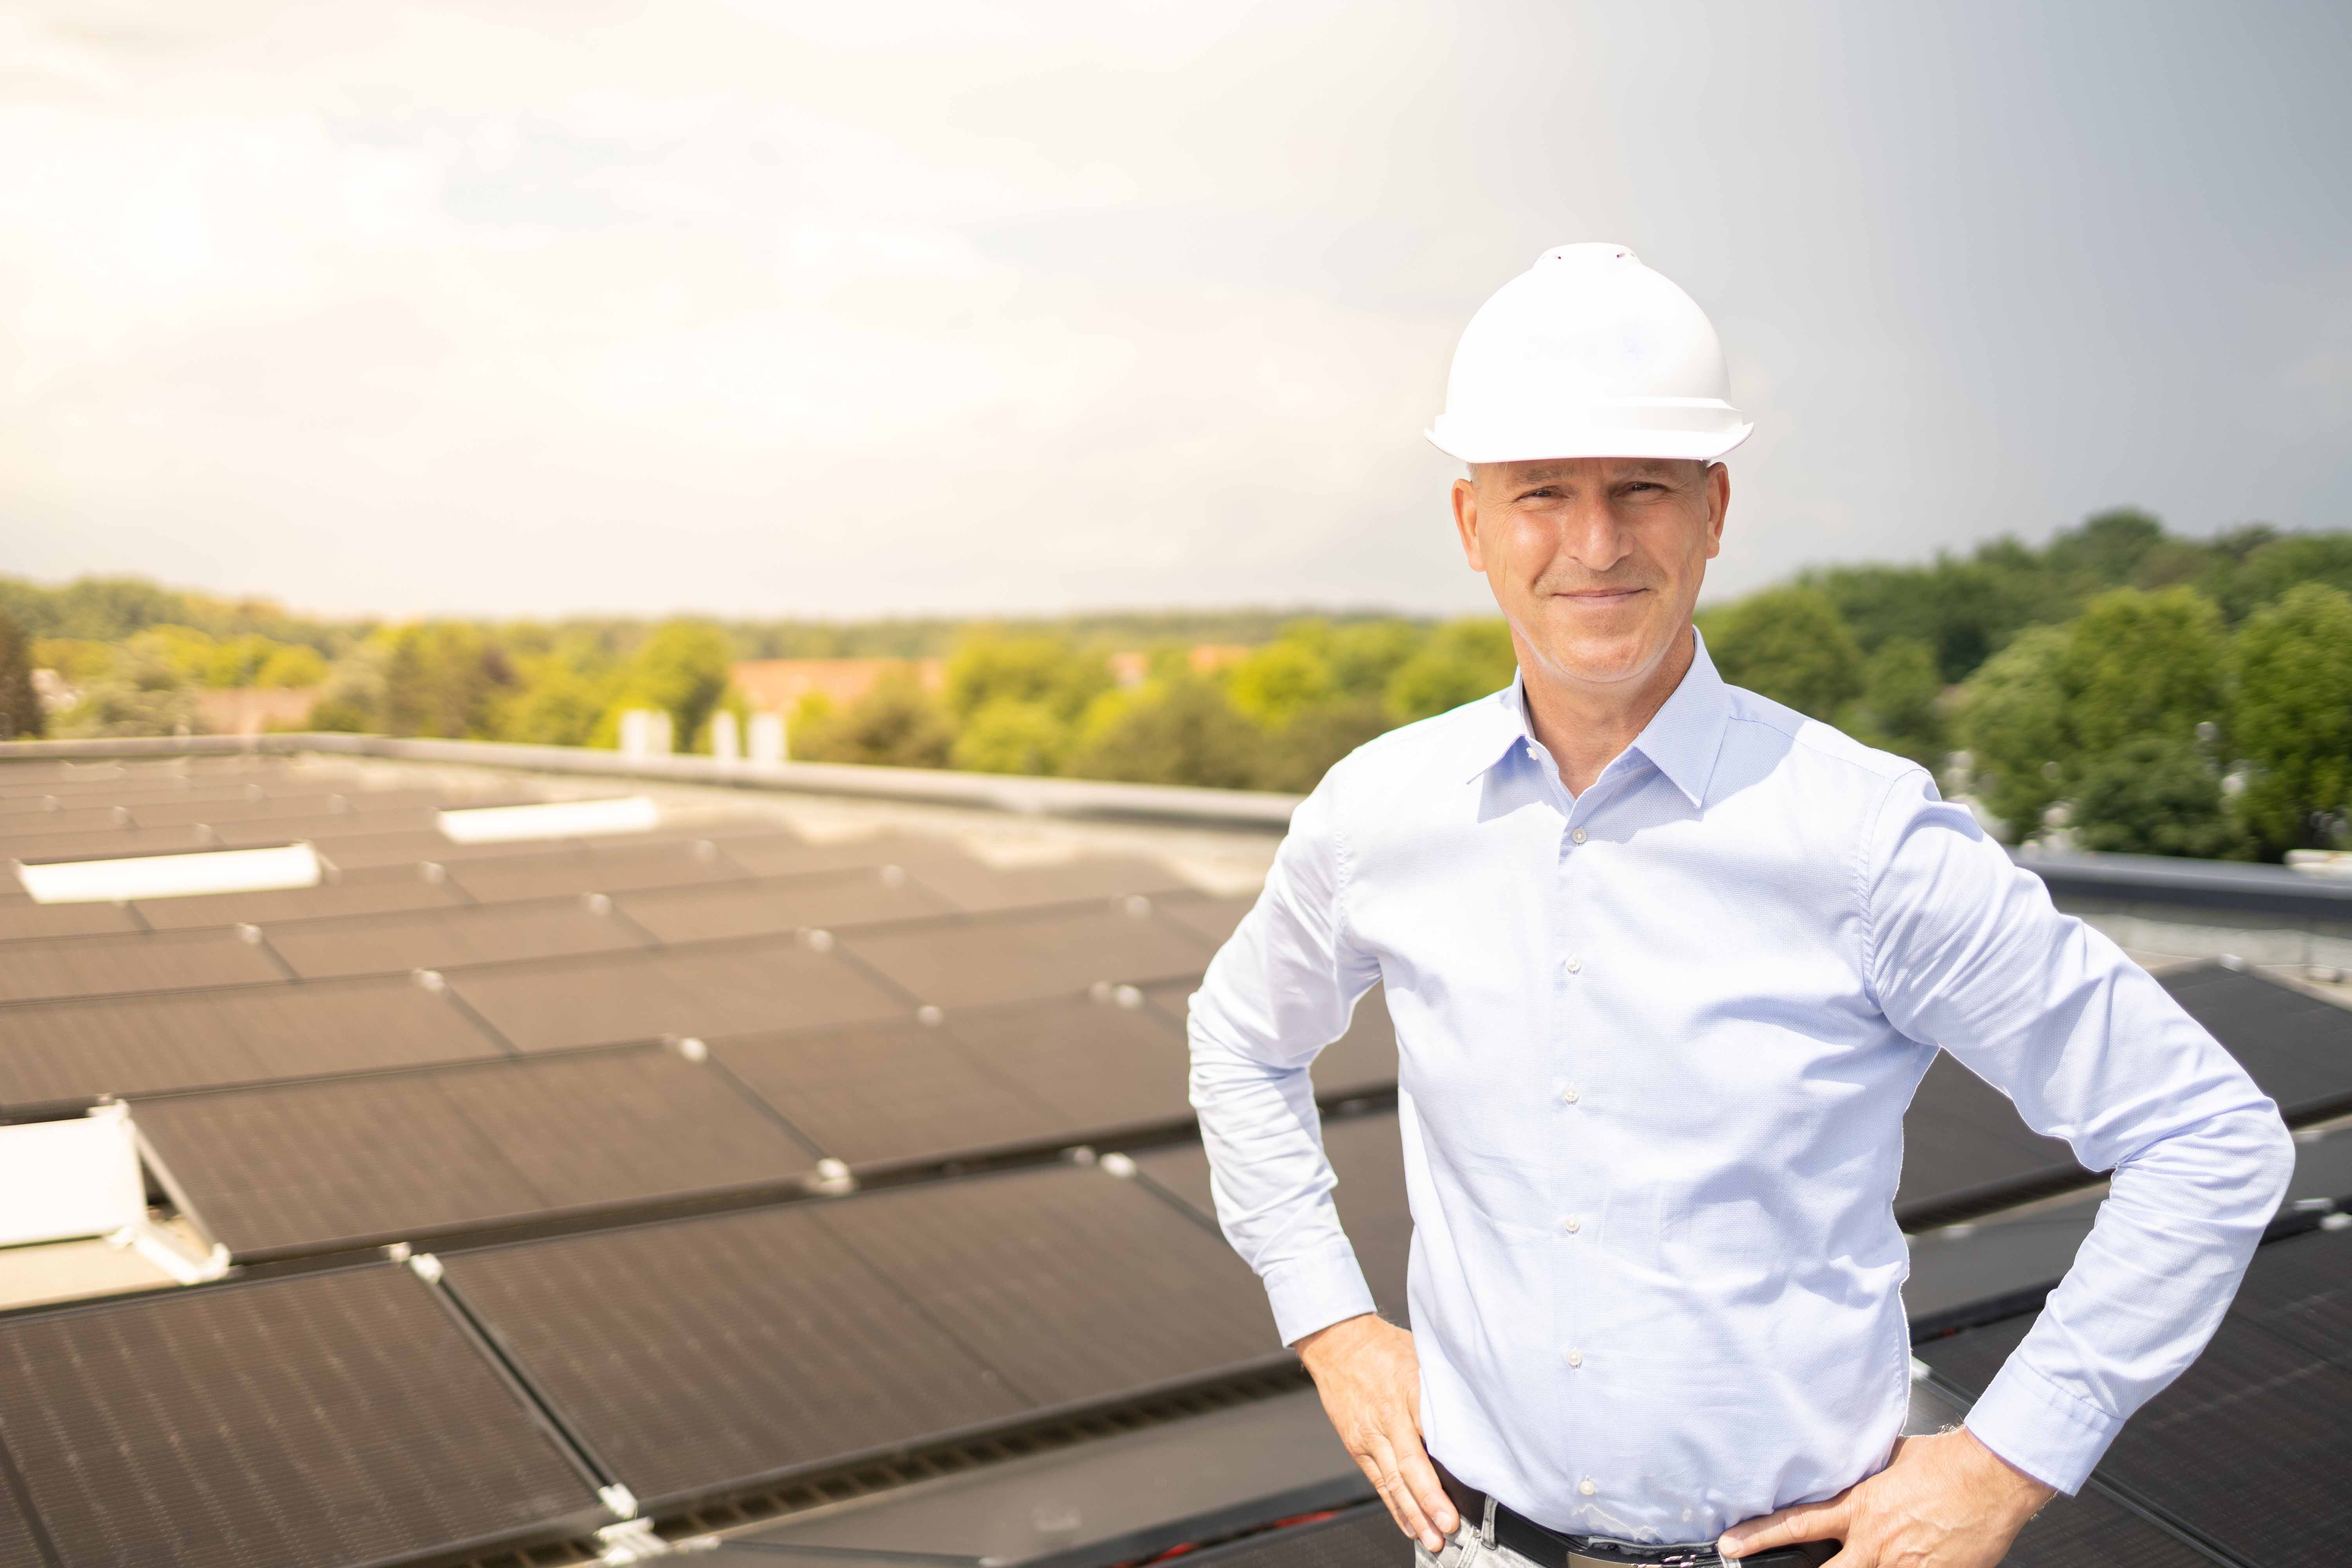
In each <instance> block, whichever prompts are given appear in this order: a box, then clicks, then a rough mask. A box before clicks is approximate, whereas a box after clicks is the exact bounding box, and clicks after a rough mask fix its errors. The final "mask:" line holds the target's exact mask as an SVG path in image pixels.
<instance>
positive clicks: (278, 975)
mask: <svg viewBox="0 0 2352 1568" xmlns="http://www.w3.org/2000/svg"><path fill="white" fill-rule="evenodd" d="M284 977H285V976H284V973H283V972H282V971H281V970H279V969H278V966H277V965H276V964H274V963H270V962H269V955H268V953H266V952H263V951H262V950H261V949H260V947H258V946H257V945H256V944H254V943H252V942H242V941H240V940H238V938H237V937H236V934H235V933H234V932H232V931H170V932H164V931H154V932H149V931H141V932H136V933H133V934H131V935H126V936H85V937H59V938H58V939H57V940H55V941H53V942H12V943H10V944H9V947H8V950H7V953H6V957H5V962H4V963H0V1002H27V1001H47V1000H51V999H55V998H61V997H67V996H103V995H115V994H130V993H133V992H140V991H171V990H178V989H181V988H183V987H185V986H192V985H236V984H254V983H257V982H264V981H277V980H282V979H283V978H284Z"/></svg>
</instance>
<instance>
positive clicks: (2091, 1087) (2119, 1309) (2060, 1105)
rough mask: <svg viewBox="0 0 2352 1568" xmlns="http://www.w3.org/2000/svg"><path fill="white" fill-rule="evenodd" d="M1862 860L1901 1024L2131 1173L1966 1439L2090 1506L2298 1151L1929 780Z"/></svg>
mask: <svg viewBox="0 0 2352 1568" xmlns="http://www.w3.org/2000/svg"><path fill="white" fill-rule="evenodd" d="M1864 846H1865V847H1864V856H1865V864H1864V865H1863V866H1862V867H1860V868H1857V874H1858V875H1859V877H1860V878H1861V879H1862V881H1863V885H1864V907H1865V909H1866V911H1867V922H1866V931H1865V938H1864V940H1865V944H1866V946H1865V973H1866V975H1867V979H1868V983H1869V984H1870V985H1871V987H1872V989H1873V992H1874V997H1875V1000H1876V1001H1877V1003H1878V1005H1879V1006H1880V1007H1881V1008H1882V1009H1883V1010H1884V1011H1885V1015H1886V1017H1887V1019H1888V1020H1889V1021H1890V1022H1891V1023H1893V1024H1894V1025H1895V1027H1896V1028H1898V1029H1900V1030H1902V1031H1903V1032H1904V1033H1905V1034H1906V1035H1908V1036H1910V1037H1912V1038H1914V1039H1916V1040H1919V1041H1922V1042H1924V1043H1927V1044H1931V1045H1935V1046H1937V1047H1942V1048H1943V1049H1945V1050H1947V1051H1949V1052H1950V1053H1951V1054H1952V1055H1953V1056H1954V1057H1956V1058H1958V1059H1959V1060H1960V1061H1961V1062H1962V1063H1963V1064H1965V1065H1966V1066H1967V1067H1968V1068H1970V1069H1971V1070H1972V1071H1974V1072H1975V1073H1976V1074H1977V1075H1978V1076H1979V1077H1980V1078H1982V1079H1985V1081H1987V1082H1988V1083H1990V1084H1991V1085H1993V1086H1994V1087H1995V1088H1997V1089H2000V1090H2001V1091H2002V1092H2003V1093H2005V1094H2006V1095H2008V1096H2009V1098H2010V1099H2011V1100H2012V1101H2014V1102H2015V1104H2016V1106H2017V1109H2018V1111H2019V1113H2020V1114H2021V1116H2022V1117H2023V1118H2024V1120H2025V1121H2026V1122H2027V1123H2028V1124H2029V1125H2030V1126H2032V1128H2034V1129H2035V1130H2036V1131H2040V1132H2042V1133H2044V1134H2046V1135H2049V1136H2052V1137H2057V1138H2063V1139H2064V1140H2065V1141H2066V1142H2067V1143H2068V1144H2069V1145H2070V1146H2071V1147H2072V1148H2073V1149H2074V1155H2075V1158H2077V1159H2078V1160H2080V1161H2081V1162H2082V1163H2083V1164H2084V1166H2086V1167H2087V1168H2089V1169H2091V1170H2094V1171H2112V1172H2113V1173H2114V1174H2113V1177H2112V1180H2111V1184H2110V1187H2109V1190H2108V1195H2107V1198H2106V1201H2105V1203H2104V1204H2102V1205H2101V1206H2100V1209H2099V1214H2098V1218H2097V1220H2096V1222H2095V1226H2094V1227H2093V1229H2092V1232H2091V1234H2090V1236H2089V1237H2088V1238H2087V1239H2086V1240H2085V1241H2084V1244H2083V1247H2082V1249H2081V1251H2080V1252H2079V1253H2078V1254H2077V1256H2076V1258H2075V1260H2074V1267H2073V1268H2071V1269H2070V1270H2069V1271H2068V1273H2067V1275H2066V1277H2065V1279H2064V1280H2063V1282H2062V1283H2061V1284H2060V1285H2059V1287H2058V1289H2056V1290H2055V1291H2054V1292H2053V1293H2052V1295H2051V1297H2050V1299H2049V1301H2048V1303H2047V1304H2046V1305H2045V1306H2044V1307H2043V1309H2042V1315H2041V1317H2040V1318H2039V1320H2038V1321H2036V1322H2035V1323H2034V1325H2033V1328H2032V1331H2031V1332H2029V1333H2028V1334H2027V1336H2026V1338H2025V1340H2024V1341H2023V1342H2021V1344H2020V1345H2019V1346H2018V1348H2017V1350H2016V1352H2014V1353H2013V1354H2012V1355H2011V1357H2010V1359H2009V1362H2008V1363H2007V1364H2006V1365H2005V1366H2004V1367H2003V1368H2002V1369H2001V1371H2000V1374H1999V1375H1998V1376H1997V1377H1996V1378H1995V1379H1994V1380H1993V1383H1992V1384H1991V1386H1990V1387H1989V1388H1988V1389H1986V1390H1985V1391H1984V1394H1983V1395H1982V1397H1981V1398H1979V1400H1978V1402H1977V1404H1976V1406H1975V1408H1974V1409H1973V1410H1972V1411H1971V1412H1970V1414H1969V1419H1968V1425H1969V1430H1971V1431H1972V1432H1974V1433H1975V1434H1976V1436H1978V1438H1979V1440H1981V1441H1982V1442H1983V1443H1984V1444H1985V1446H1986V1447H1990V1448H1991V1449H1992V1450H1993V1452H1994V1453H1996V1454H1998V1455H2000V1457H2001V1458H2003V1459H2005V1460H2007V1461H2008V1462H2009V1463H2010V1464H2011V1465H2013V1466H2015V1467H2016V1468H2019V1469H2021V1470H2023V1471H2025V1472H2026V1473H2027V1474H2029V1475H2032V1476H2034V1477H2036V1478H2037V1479H2041V1480H2042V1481H2043V1482H2044V1483H2046V1484H2048V1485H2050V1486H2053V1487H2056V1488H2058V1489H2060V1490H2062V1491H2066V1492H2073V1491H2074V1490H2076V1489H2079V1488H2080V1487H2081V1486H2082V1484H2083V1482H2084V1480H2085V1479H2087V1478H2088V1477H2089V1475H2090V1473H2091V1470H2092V1468H2093V1467H2094V1466H2095V1465H2096V1464H2097V1462H2098V1460H2099V1458H2100V1456H2101V1455H2103V1454H2104V1453H2105V1451H2106V1448H2107V1445H2108V1444H2109V1443H2110V1442H2112V1441H2113V1440H2114V1438H2115V1436H2116V1432H2117V1431H2118V1430H2120V1429H2121V1427H2122V1426H2123V1424H2124V1422H2125V1421H2126V1419H2128V1418H2129V1417H2130V1415H2132V1413H2133V1412H2134V1411H2136V1410H2137V1409H2138V1408H2139V1407H2140V1406H2141V1405H2144V1404H2146V1403H2147V1401H2148V1400H2149V1399H2150V1398H2152V1397H2154V1396H2155V1395H2156V1394H2158V1393H2159V1392H2161V1391H2162V1390H2163V1389H2164V1387H2165V1386H2166V1385H2167V1384H2169V1383H2170V1382H2171V1381H2172V1380H2173V1379H2174V1378H2175V1377H2177V1376H2179V1374H2180V1373H2181V1371H2182V1370H2183V1369H2184V1368H2186V1367H2187V1366H2188V1365H2189V1363H2190V1362H2191V1361H2193V1360H2195V1359H2196V1356H2197V1354H2198V1352H2200V1351H2201V1350H2202V1349H2203V1348H2204V1345H2205V1342H2206V1341H2207V1340H2209V1339H2210V1337H2211V1336H2212V1333H2213V1331H2214V1329H2215V1328H2216V1327H2217V1326H2218V1325H2219V1324H2220V1322H2221V1315H2222V1313H2223V1312H2224V1311H2225V1310H2227V1308H2228V1306H2229V1303H2230V1300H2231V1297H2232V1296H2233V1295H2234V1294H2235V1293H2236V1290H2237V1287H2238V1280H2239V1278H2240V1276H2241V1275H2242V1274H2243V1272H2244V1271H2245V1268H2246V1264H2247V1261H2248V1259H2249V1258H2251V1257H2252V1253H2253V1249H2254V1247H2255V1246H2256V1244H2257V1243H2258V1242H2260V1240H2261V1239H2262V1235H2263V1227H2264V1226H2266V1225H2268V1224H2269V1222H2270V1219H2271V1216H2272V1215H2273V1213H2275V1212H2276V1210H2277V1208H2278V1205H2279V1203H2280V1201H2281V1199H2282V1198H2283V1197H2284V1194H2285V1191H2286V1185H2287V1182H2288V1179H2289V1177H2290V1175H2291V1174H2292V1173H2293V1169H2294V1145H2293V1142H2292V1140H2291V1139H2290V1138H2289V1137H2288V1135H2287V1131H2286V1129H2285V1126H2284V1123H2283V1122H2282V1121H2281V1120H2280V1117H2279V1113H2278V1108H2277V1106H2276V1105H2274V1104H2273V1102H2272V1101H2271V1100H2270V1099H2269V1098H2268V1097H2267V1096H2265V1095H2264V1094H2263V1092H2262V1090H2261V1089H2257V1088H2256V1087H2255V1086H2254V1083H2253V1080H2252V1079H2251V1078H2250V1077H2248V1076H2247V1074H2246V1071H2245V1069H2244V1068H2242V1067H2240V1066H2239V1065H2238V1063H2237V1061H2236V1060H2235V1059H2234V1058H2231V1055H2230V1054H2229V1052H2228V1051H2226V1050H2224V1049H2223V1048H2222V1047H2221V1044H2220V1043H2219V1042H2218V1041H2216V1040H2215V1039H2214V1038H2213V1037H2212V1036H2211V1035H2210V1034H2208V1033H2207V1032H2206V1031H2205V1030H2204V1029H2203V1028H2202V1027H2201V1026H2199V1025H2198V1023H2197V1022H2196V1021H2195V1020H2194V1019H2192V1018H2191V1017H2189V1015H2188V1014H2187V1013H2186V1012H2185V1011H2183V1010H2182V1008H2181V1007H2180V1005H2179V1003H2177V1002H2175V1001H2174V1000H2173V999H2172V997H2171V996H2170V995H2169V994H2168V993H2167V992H2166V991H2165V990H2164V988H2163V987H2162V986H2160V985H2158V984H2157V983H2156V981H2155V980H2154V979H2152V978H2151V977H2150V976H2149V975H2148V973H2147V972H2146V971H2145V970H2143V969H2141V968H2140V967H2139V966H2138V965H2137V964H2136V963H2132V962H2131V961H2130V960H2129V959H2128V958H2126V957H2125V956H2124V954H2123V952H2122V951H2121V950H2120V949H2119V948H2117V947H2116V944H2115V943H2114V942H2110V941H2109V940H2108V939H2107V938H2106V937H2105V936H2104V935H2102V934H2101V933H2100V932H2098V931H2095V930H2094V929H2092V928H2091V927H2089V926H2087V925H2085V924H2084V923H2083V922H2082V921H2079V920H2076V919H2074V918H2073V917H2071V916H2068V915H2063V914H2061V913H2060V912H2059V911H2058V910H2056V909H2055V908H2054V907H2053V905H2052V903H2051V901H2050V895H2049V892H2048V890H2047V889H2046V888H2044V886H2043V885H2042V880H2041V879H2040V878H2038V877H2035V876H2034V875H2033V874H2032V872H2030V871H2027V870H2024V869H2022V868H2019V867H2017V866H2015V865H2013V864H2011V861H2010V858H2009V857H2008V855H2007V853H2006V852H2005V851H2003V850H2002V849H2001V847H2000V846H1999V845H1998V844H1996V843H1994V842H1993V841H1992V840H1991V839H1990V838H1989V837H1987V836H1986V835H1985V834H1984V832H1983V830H1982V829H1981V828H1980V827H1979V826H1978V825H1977V823H1976V821H1975V819H1974V818H1973V817H1972V816H1970V815H1969V812H1968V811H1966V810H1965V809H1963V808H1961V807H1959V806H1957V805H1950V804H1948V803H1946V802H1944V801H1942V800H1940V799H1938V798H1937V794H1936V791H1935V786H1934V784H1932V783H1931V782H1930V781H1929V780H1928V778H1927V774H1926V773H1909V774H1906V775H1904V776H1903V777H1901V778H1898V779H1897V780H1895V782H1894V784H1892V785H1891V786H1890V788H1889V790H1888V793H1887V795H1886V796H1885V800H1884V802H1883V804H1882V806H1881V808H1880V812H1879V815H1878V817H1877V820H1876V822H1875V823H1874V828H1873V831H1872V832H1871V833H1870V834H1868V835H1866V836H1865V840H1864Z"/></svg>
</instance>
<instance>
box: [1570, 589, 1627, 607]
mask: <svg viewBox="0 0 2352 1568" xmlns="http://www.w3.org/2000/svg"><path fill="white" fill-rule="evenodd" d="M1646 592H1648V590H1647V589H1644V588H1582V589H1577V590H1574V591H1571V592H1569V593H1565V594H1555V595H1552V597H1554V598H1556V599H1566V600H1568V601H1569V602H1570V603H1571V604H1577V605H1617V604H1622V603H1623V602H1624V601H1626V600H1627V599H1630V598H1632V597H1633V595H1636V594H1642V593H1646Z"/></svg>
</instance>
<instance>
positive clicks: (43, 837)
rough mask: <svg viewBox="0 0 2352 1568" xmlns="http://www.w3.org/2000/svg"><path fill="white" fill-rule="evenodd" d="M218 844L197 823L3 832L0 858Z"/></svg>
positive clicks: (89, 855)
mask: <svg viewBox="0 0 2352 1568" xmlns="http://www.w3.org/2000/svg"><path fill="white" fill-rule="evenodd" d="M217 847H219V846H218V845H217V844H215V842H214V840H213V837H212V835H210V834H209V833H205V832H202V831H199V830H198V829H196V828H194V827H154V828H137V827H92V828H88V829H85V830H84V831H81V832H79V833H41V834H36V835H31V836H28V837H11V836H0V860H12V859H13V860H97V859H104V858H108V857H110V856H119V855H159V854H169V853H172V852H173V851H177V850H183V849H213V848H217Z"/></svg>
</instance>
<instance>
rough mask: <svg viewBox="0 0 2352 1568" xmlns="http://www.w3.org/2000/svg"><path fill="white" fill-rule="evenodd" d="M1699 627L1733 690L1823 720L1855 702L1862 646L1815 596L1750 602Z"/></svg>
mask: <svg viewBox="0 0 2352 1568" xmlns="http://www.w3.org/2000/svg"><path fill="white" fill-rule="evenodd" d="M1700 624H1701V626H1702V628H1703V629H1704V631H1705V632H1706V647H1707V652H1708V653H1709V654H1710V655H1711V656H1712V657H1713V658H1714V659H1715V664H1716V668H1717V669H1719V670H1720V671H1722V673H1723V678H1724V679H1726V680H1727V681H1729V682H1731V684H1732V685H1734V686H1744V687H1746V688H1748V689H1749V690H1750V691H1755V692H1759V693H1760V694H1761V695H1763V696H1766V697H1769V698H1770V699H1771V700H1773V701H1775V702H1784V703H1786V704H1788V705H1789V706H1790V707H1791V708H1794V709H1795V710H1797V711H1798V712H1800V713H1806V714H1811V716H1812V717H1814V718H1817V719H1823V720H1826V719H1828V718H1830V717H1831V716H1832V715H1833V714H1835V713H1836V712H1837V711H1838V710H1840V709H1841V708H1843V706H1844V705H1845V704H1846V703H1848V702H1851V701H1853V700H1854V699H1855V698H1857V697H1859V696H1861V695H1862V689H1863V660H1862V647H1861V645H1860V644H1858V643H1856V642H1855V641H1854V637H1853V632H1852V631H1850V630H1848V629H1847V626H1846V624H1845V622H1844V621H1843V619H1842V618H1840V616H1839V615H1838V613H1837V607H1836V605H1832V603H1831V602H1830V599H1829V595H1826V594H1823V593H1822V591H1821V590H1820V589H1818V588H1809V587H1805V586H1802V585H1799V586H1796V587H1790V588H1774V589H1769V590H1768V591H1766V592H1764V593H1761V594H1751V595H1748V597H1747V598H1745V599H1742V600H1740V601H1739V602H1738V603H1737V604H1734V605H1726V606H1725V607H1723V608H1722V609H1720V610H1715V611H1710V612H1709V613H1708V614H1707V616H1706V617H1705V618H1704V619H1703V621H1702V622H1701V623H1700Z"/></svg>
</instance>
